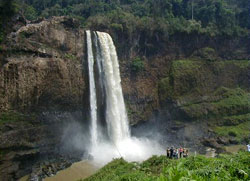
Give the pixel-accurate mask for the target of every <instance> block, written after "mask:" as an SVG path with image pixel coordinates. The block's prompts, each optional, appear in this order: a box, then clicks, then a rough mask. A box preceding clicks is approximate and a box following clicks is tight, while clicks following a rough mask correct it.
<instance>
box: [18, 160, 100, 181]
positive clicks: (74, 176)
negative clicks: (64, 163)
mask: <svg viewBox="0 0 250 181" xmlns="http://www.w3.org/2000/svg"><path fill="white" fill-rule="evenodd" d="M98 169H99V167H98V166H96V165H95V164H94V163H92V162H90V161H81V162H77V163H74V164H72V165H71V166H70V167H69V168H67V169H65V170H61V171H59V172H58V173H57V174H56V175H55V176H53V177H47V178H45V179H44V180H43V181H76V180H79V179H84V178H87V177H89V176H91V175H93V174H94V173H95V172H96V171H97V170H98ZM28 180H29V175H26V176H24V177H22V178H21V179H20V180H19V181H28Z"/></svg>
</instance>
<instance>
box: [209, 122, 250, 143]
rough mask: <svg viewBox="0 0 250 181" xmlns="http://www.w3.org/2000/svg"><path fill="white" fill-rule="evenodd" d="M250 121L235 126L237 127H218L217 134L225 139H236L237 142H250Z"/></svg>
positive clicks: (216, 128)
mask: <svg viewBox="0 0 250 181" xmlns="http://www.w3.org/2000/svg"><path fill="white" fill-rule="evenodd" d="M249 128H250V121H247V122H244V123H241V124H238V125H235V126H216V127H215V128H214V130H215V133H217V134H218V135H220V136H224V137H234V138H235V140H236V141H238V142H243V141H249V140H247V139H249V137H250V131H249Z"/></svg>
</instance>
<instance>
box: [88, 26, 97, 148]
mask: <svg viewBox="0 0 250 181" xmlns="http://www.w3.org/2000/svg"><path fill="white" fill-rule="evenodd" d="M86 36H87V50H88V69H89V95H90V118H91V127H90V132H91V143H92V145H93V146H95V145H96V144H97V139H98V138H97V134H98V128H97V106H96V89H95V77H94V56H93V50H92V40H91V32H90V31H86Z"/></svg>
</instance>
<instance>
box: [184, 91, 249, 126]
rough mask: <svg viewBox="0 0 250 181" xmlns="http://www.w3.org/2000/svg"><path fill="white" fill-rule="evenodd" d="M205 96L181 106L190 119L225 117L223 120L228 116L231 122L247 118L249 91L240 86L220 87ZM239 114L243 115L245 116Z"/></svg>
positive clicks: (227, 118)
mask: <svg viewBox="0 0 250 181" xmlns="http://www.w3.org/2000/svg"><path fill="white" fill-rule="evenodd" d="M207 97H208V98H207V99H206V100H204V101H200V102H197V103H196V102H195V103H192V102H188V103H186V104H184V105H183V106H181V107H182V109H183V110H184V111H185V112H186V113H187V114H188V115H189V116H190V117H191V118H192V119H196V120H197V119H212V118H213V119H214V118H216V119H223V117H225V119H224V122H225V121H227V120H229V117H230V116H231V120H230V122H233V121H234V120H233V119H235V120H238V121H240V119H242V120H243V119H245V120H247V116H248V113H250V106H249V104H250V103H249V100H250V93H247V92H245V91H244V90H242V89H240V88H236V89H229V88H225V87H221V88H219V89H217V91H215V93H214V94H212V95H210V96H207ZM239 115H245V116H246V117H244V116H239ZM232 116H235V117H232ZM237 116H238V117H237ZM235 123H236V121H235ZM239 123H240V122H239Z"/></svg>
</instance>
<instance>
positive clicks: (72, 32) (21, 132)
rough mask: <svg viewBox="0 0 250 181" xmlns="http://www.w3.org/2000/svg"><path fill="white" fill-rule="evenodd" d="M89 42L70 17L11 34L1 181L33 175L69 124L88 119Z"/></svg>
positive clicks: (1, 112) (1, 105)
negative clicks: (85, 113)
mask: <svg viewBox="0 0 250 181" xmlns="http://www.w3.org/2000/svg"><path fill="white" fill-rule="evenodd" d="M17 25H19V26H20V23H17ZM84 39H85V38H84V31H83V30H82V29H80V27H79V24H78V23H77V22H76V21H75V20H73V19H70V18H65V17H54V18H51V19H49V20H43V21H40V22H36V23H33V24H27V25H24V26H21V27H18V28H16V30H15V27H14V28H13V32H11V33H10V34H9V35H8V39H7V40H6V42H5V44H4V46H3V47H2V50H1V56H0V58H1V59H0V62H1V64H0V127H1V128H0V129H1V133H0V140H1V144H0V150H1V155H0V156H1V158H0V160H1V161H0V162H1V169H0V170H1V174H0V175H1V177H0V178H2V179H6V180H10V179H14V180H15V179H17V178H20V176H23V175H24V174H27V173H29V172H31V168H32V164H34V163H35V162H36V161H38V160H39V157H42V155H48V154H51V153H53V152H55V149H56V148H57V147H58V145H60V144H61V142H62V134H63V132H64V131H63V128H64V127H65V124H67V121H72V120H80V121H84V119H82V118H81V117H82V116H81V114H82V112H83V110H84V94H85V93H86V80H85V79H86V78H85V77H86V76H85V74H86V73H85V69H84V68H83V67H84V63H83V60H84V56H85V44H84ZM74 115H80V116H75V117H78V118H79V119H78V118H72V117H74ZM63 125H64V126H63Z"/></svg>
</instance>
